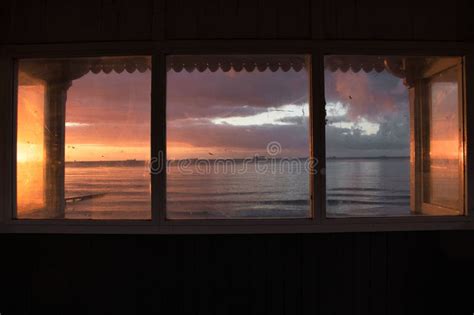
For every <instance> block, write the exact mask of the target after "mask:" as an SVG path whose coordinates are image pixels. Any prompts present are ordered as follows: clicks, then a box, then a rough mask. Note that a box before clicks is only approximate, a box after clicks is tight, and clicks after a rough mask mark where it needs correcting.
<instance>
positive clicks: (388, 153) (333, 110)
mask: <svg viewBox="0 0 474 315" xmlns="http://www.w3.org/2000/svg"><path fill="white" fill-rule="evenodd" d="M459 62H460V58H453V57H407V56H341V55H339V56H338V55H333V56H326V57H325V97H326V115H327V117H326V168H327V170H326V190H327V191H326V197H327V199H326V212H327V215H328V216H329V217H344V216H400V215H411V214H433V213H432V211H427V210H426V206H425V205H422V203H423V202H424V203H433V204H440V205H442V206H450V202H451V205H453V204H456V202H458V198H459V192H460V189H461V188H460V186H459V183H460V178H461V172H460V169H459V160H458V156H459V155H458V151H459V150H458V148H459V147H460V138H459V130H460V125H459V116H458V107H459V102H458V97H457V95H458V88H459V87H458V84H459V83H458V70H456V69H457V68H456V67H455V65H456V64H457V63H459ZM453 67H454V68H453ZM447 69H451V70H447ZM440 72H441V73H440ZM435 74H436V75H435ZM440 76H441V77H443V78H442V79H439V77H440ZM448 77H449V79H448ZM427 91H429V93H430V94H429V95H430V96H429V97H428V96H427V95H428V94H427ZM429 108H431V110H430V109H429ZM424 117H430V118H429V121H430V122H429V124H427V123H426V122H425V120H424ZM425 130H429V132H425ZM427 148H429V151H427V150H428V149H427ZM437 151H438V153H439V154H441V152H443V153H442V154H441V155H443V157H441V158H439V159H436V160H433V159H432V158H433V154H438V153H436V152H437ZM426 152H430V153H429V154H426ZM439 154H438V155H439ZM446 154H448V155H449V157H446V156H444V155H446ZM441 155H439V156H441ZM430 157H431V158H430ZM423 160H424V161H425V162H423V163H422V161H423ZM422 168H423V170H422ZM423 172H424V175H422V173H423ZM446 185H447V186H448V187H447V188H446V189H444V188H443V187H445V186H446ZM443 189H444V190H443ZM447 194H449V195H450V196H452V197H451V198H452V200H450V201H448V200H447V199H446V198H447ZM422 195H424V197H422ZM422 198H423V201H422ZM457 206H458V205H457V204H456V207H457ZM438 214H440V213H438ZM443 214H453V213H443Z"/></svg>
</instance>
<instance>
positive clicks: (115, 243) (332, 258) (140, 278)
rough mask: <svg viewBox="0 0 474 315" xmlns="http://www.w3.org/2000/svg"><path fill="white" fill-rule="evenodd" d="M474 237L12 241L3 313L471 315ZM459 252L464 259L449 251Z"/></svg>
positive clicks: (8, 240) (7, 245) (6, 249)
mask: <svg viewBox="0 0 474 315" xmlns="http://www.w3.org/2000/svg"><path fill="white" fill-rule="evenodd" d="M469 235H470V236H469ZM466 237H467V239H468V240H470V241H468V242H464V241H463V240H465V239H466ZM472 240H473V238H472V233H471V232H420V233H346V234H332V235H331V234H327V235H324V234H322V235H321V234H320V235H284V236H282V235H257V236H252V235H227V236H217V235H214V236H204V235H201V236H130V235H128V236H126V235H123V236H113V235H107V236H105V235H104V236H94V235H64V236H59V235H1V237H0V248H2V259H1V260H0V267H1V269H0V278H1V279H2V281H1V283H2V285H1V287H0V291H1V292H0V293H1V295H0V309H1V310H2V313H4V314H30V313H35V314H38V313H51V314H65V313H67V314H152V313H164V314H219V315H226V314H292V315H293V314H295V315H298V314H366V315H367V314H376V315H383V314H398V315H400V314H429V313H430V314H440V313H437V312H438V311H441V310H442V311H446V312H447V313H446V314H469V313H470V312H472V309H474V301H473V300H472V298H471V296H470V294H469V292H471V291H470V290H465V288H466V286H467V287H469V286H470V285H471V284H472V281H473V280H474V276H473V275H472V273H470V272H466V271H465V270H466V269H469V268H470V265H472V263H473V262H474V255H473V253H472V246H473V244H472ZM451 247H454V248H458V249H462V252H463V253H462V255H458V254H456V251H455V252H454V253H453V252H449V249H450V248H451ZM446 249H447V250H448V252H446Z"/></svg>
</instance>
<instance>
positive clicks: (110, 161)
mask: <svg viewBox="0 0 474 315" xmlns="http://www.w3.org/2000/svg"><path fill="white" fill-rule="evenodd" d="M409 158H410V157H409V156H328V157H326V160H379V159H380V160H381V159H409ZM287 159H294V160H306V159H309V157H274V156H268V157H267V156H258V157H252V158H212V159H208V158H183V159H168V160H167V162H171V163H176V162H181V161H192V162H195V161H238V162H240V161H245V160H253V161H262V160H287ZM149 162H150V160H137V159H125V160H89V161H87V160H74V161H65V163H66V164H75V163H76V164H88V163H96V164H97V163H112V164H113V163H125V164H135V163H136V164H142V163H149Z"/></svg>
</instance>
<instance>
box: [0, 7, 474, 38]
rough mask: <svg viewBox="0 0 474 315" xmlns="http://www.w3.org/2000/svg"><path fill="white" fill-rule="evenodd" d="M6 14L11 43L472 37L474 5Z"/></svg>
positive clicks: (23, 10) (19, 10)
mask: <svg viewBox="0 0 474 315" xmlns="http://www.w3.org/2000/svg"><path fill="white" fill-rule="evenodd" d="M0 9H1V10H2V12H1V16H5V17H6V18H5V19H2V21H1V25H3V26H4V27H2V29H3V30H4V32H3V35H4V36H2V40H3V41H5V40H6V41H7V42H10V43H50V42H74V41H111V40H128V41H130V40H152V39H154V40H161V39H232V38H234V39H310V38H313V39H367V40H374V39H381V40H472V39H473V38H474V22H472V21H473V19H472V18H471V14H469V12H472V9H473V4H472V1H468V0H454V1H451V2H449V3H447V2H445V3H442V2H433V1H430V0H420V1H410V0H399V1H389V2H380V1H377V0H315V1H310V0H207V1H197V0H100V1H99V0H81V1H80V0H72V1H59V0H17V1H13V0H9V1H3V2H2V5H1V7H0Z"/></svg>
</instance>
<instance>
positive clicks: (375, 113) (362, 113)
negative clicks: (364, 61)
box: [324, 70, 408, 121]
mask: <svg viewBox="0 0 474 315" xmlns="http://www.w3.org/2000/svg"><path fill="white" fill-rule="evenodd" d="M324 78H325V97H326V102H327V103H337V102H341V103H343V104H345V105H346V106H347V108H348V117H349V118H350V119H357V118H360V117H364V118H366V119H367V120H369V121H378V120H379V119H380V118H381V117H382V118H383V116H384V115H386V114H390V113H393V112H399V111H406V110H407V106H406V102H407V100H408V90H407V89H406V87H405V86H404V85H403V82H402V80H401V79H399V78H396V77H394V76H393V75H391V74H389V73H387V72H381V73H377V72H369V73H365V72H363V71H360V72H358V73H354V72H351V71H348V72H345V73H344V72H341V71H336V72H330V71H328V70H326V71H325V77H324Z"/></svg>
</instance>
